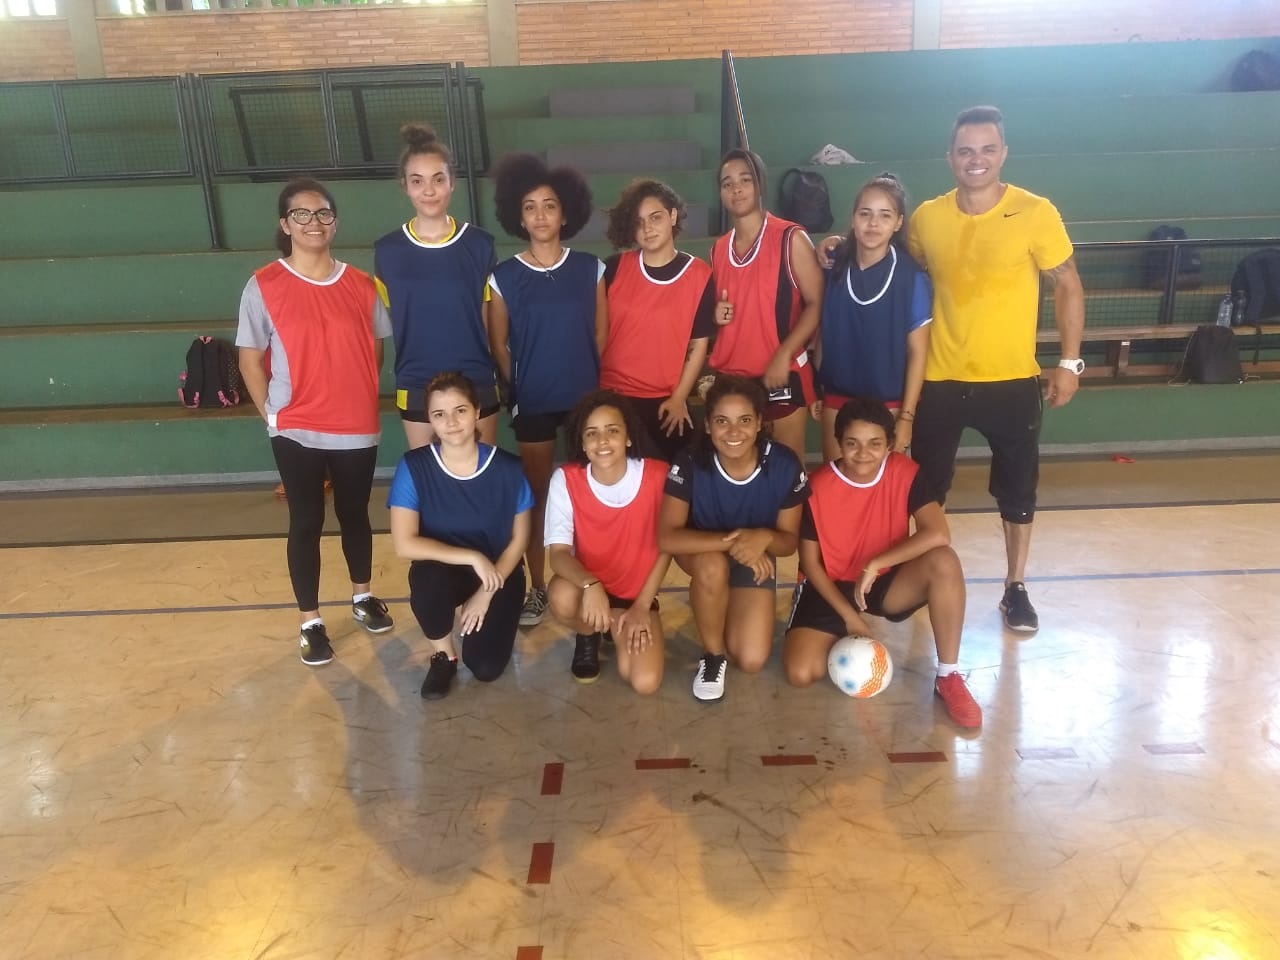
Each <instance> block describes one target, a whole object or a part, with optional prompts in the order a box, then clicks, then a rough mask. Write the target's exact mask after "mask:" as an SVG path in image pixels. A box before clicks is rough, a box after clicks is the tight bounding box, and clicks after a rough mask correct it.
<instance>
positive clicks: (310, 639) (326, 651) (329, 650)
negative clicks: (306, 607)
mask: <svg viewBox="0 0 1280 960" xmlns="http://www.w3.org/2000/svg"><path fill="white" fill-rule="evenodd" d="M298 646H299V647H301V649H302V662H303V663H305V664H307V665H308V666H311V667H318V666H320V665H321V664H325V663H328V662H329V661H330V660H332V659H333V647H331V646H330V645H329V634H327V633H325V629H324V624H323V623H313V624H312V625H311V626H309V627H304V628H303V629H302V633H301V634H300V635H299V637H298Z"/></svg>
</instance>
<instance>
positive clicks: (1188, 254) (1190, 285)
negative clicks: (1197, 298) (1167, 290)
mask: <svg viewBox="0 0 1280 960" xmlns="http://www.w3.org/2000/svg"><path fill="white" fill-rule="evenodd" d="M1147 239H1148V240H1186V239H1187V231H1185V230H1183V229H1182V228H1181V227H1174V226H1170V225H1169V224H1167V223H1165V224H1161V225H1160V226H1158V227H1156V228H1155V229H1154V230H1152V231H1151V236H1149V237H1148V238H1147ZM1172 257H1173V247H1166V246H1159V247H1156V248H1155V249H1154V250H1148V251H1147V256H1146V260H1145V262H1144V263H1143V268H1142V285H1143V286H1144V287H1146V288H1147V289H1148V290H1163V289H1164V285H1165V283H1166V282H1167V281H1168V277H1169V263H1170V259H1171V258H1172ZM1175 283H1176V284H1177V289H1179V290H1195V289H1198V288H1199V286H1200V248H1199V247H1195V246H1184V247H1182V248H1181V250H1180V251H1179V252H1178V276H1177V279H1176V280H1175Z"/></svg>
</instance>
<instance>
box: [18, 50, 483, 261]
mask: <svg viewBox="0 0 1280 960" xmlns="http://www.w3.org/2000/svg"><path fill="white" fill-rule="evenodd" d="M409 120H426V121H428V122H430V123H432V124H433V125H434V126H435V127H436V129H437V130H438V131H439V132H440V135H441V138H442V139H444V140H445V141H446V142H447V143H448V144H449V145H450V148H451V152H452V154H453V168H454V172H455V174H456V176H458V177H459V178H462V179H463V180H465V181H466V184H467V202H468V204H469V218H470V219H472V220H474V219H475V218H476V213H477V209H478V206H479V198H478V189H477V185H476V179H477V177H479V176H480V175H481V174H483V173H484V171H485V170H487V169H488V166H489V137H488V131H487V129H486V125H485V113H484V88H483V84H482V83H481V81H480V79H479V78H478V77H469V76H467V73H466V68H465V65H464V64H462V63H461V62H458V63H454V64H448V63H437V64H424V65H420V66H413V67H381V68H367V69H366V68H344V69H335V70H318V71H303V72H296V73H243V74H218V75H211V76H201V75H196V74H186V75H184V76H181V77H157V78H150V79H112V80H55V81H44V82H30V83H0V188H3V187H5V186H20V185H27V184H38V183H84V182H102V181H144V180H155V179H195V180H197V181H198V182H199V184H200V186H201V190H202V193H203V197H204V202H205V209H206V216H207V219H208V225H209V238H210V243H211V245H212V246H213V247H214V248H215V249H216V248H220V247H222V246H223V245H224V244H223V242H222V230H221V225H220V223H219V218H218V210H217V204H216V202H215V191H214V185H215V179H216V178H228V177H248V178H250V179H255V180H257V179H261V180H268V179H280V178H282V177H285V176H288V175H290V174H294V173H300V172H307V173H314V174H316V175H318V176H327V177H356V178H377V177H384V176H388V175H390V174H391V173H393V172H394V171H395V169H396V166H397V162H398V157H399V152H400V148H401V142H400V138H399V130H400V126H401V124H402V123H404V122H405V121H409Z"/></svg>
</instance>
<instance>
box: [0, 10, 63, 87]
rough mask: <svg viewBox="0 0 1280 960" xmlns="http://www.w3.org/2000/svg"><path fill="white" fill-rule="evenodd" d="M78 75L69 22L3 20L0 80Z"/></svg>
mask: <svg viewBox="0 0 1280 960" xmlns="http://www.w3.org/2000/svg"><path fill="white" fill-rule="evenodd" d="M75 75H76V68H75V61H74V59H73V58H72V54H71V33H70V31H69V30H68V29H67V21H65V20H60V19H51V20H44V19H40V20H18V19H16V18H13V17H7V18H5V19H4V20H0V80H70V79H72V78H74V77H75Z"/></svg>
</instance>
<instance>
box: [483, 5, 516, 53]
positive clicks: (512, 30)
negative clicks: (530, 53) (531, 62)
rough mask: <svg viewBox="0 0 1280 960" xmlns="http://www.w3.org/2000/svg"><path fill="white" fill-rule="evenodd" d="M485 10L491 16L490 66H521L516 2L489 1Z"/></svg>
mask: <svg viewBox="0 0 1280 960" xmlns="http://www.w3.org/2000/svg"><path fill="white" fill-rule="evenodd" d="M485 9H486V12H487V13H488V15H489V66H491V67H515V66H519V64H520V37H519V36H518V34H517V32H516V0H488V3H487V4H486V6H485Z"/></svg>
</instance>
